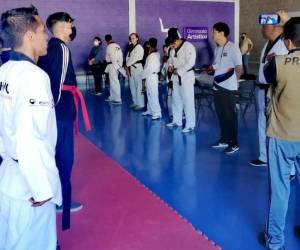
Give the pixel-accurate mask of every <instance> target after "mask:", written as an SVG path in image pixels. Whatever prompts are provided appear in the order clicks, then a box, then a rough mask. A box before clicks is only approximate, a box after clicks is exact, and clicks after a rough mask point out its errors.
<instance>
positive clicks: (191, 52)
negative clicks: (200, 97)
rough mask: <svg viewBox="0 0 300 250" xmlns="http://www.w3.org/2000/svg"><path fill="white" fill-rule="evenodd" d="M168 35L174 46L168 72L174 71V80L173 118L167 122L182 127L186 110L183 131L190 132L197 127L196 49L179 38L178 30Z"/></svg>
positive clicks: (169, 124)
mask: <svg viewBox="0 0 300 250" xmlns="http://www.w3.org/2000/svg"><path fill="white" fill-rule="evenodd" d="M172 30H176V29H174V28H173V29H172ZM168 37H169V40H170V44H171V45H170V46H171V47H172V50H171V52H170V58H169V61H168V64H169V66H168V72H170V73H172V77H171V81H172V82H173V95H172V111H173V120H172V122H171V123H168V124H167V127H181V126H182V114H183V111H184V114H185V117H186V123H185V128H184V129H183V130H182V132H183V133H188V132H192V131H193V130H194V129H195V101H194V83H195V74H194V71H193V67H194V65H195V62H196V49H195V47H194V45H192V44H191V43H190V42H188V41H186V40H184V39H181V38H179V35H178V32H177V31H176V32H169V35H168Z"/></svg>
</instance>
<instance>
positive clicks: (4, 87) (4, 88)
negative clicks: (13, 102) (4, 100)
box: [0, 82, 9, 95]
mask: <svg viewBox="0 0 300 250" xmlns="http://www.w3.org/2000/svg"><path fill="white" fill-rule="evenodd" d="M0 92H5V93H6V94H8V95H9V91H8V83H6V82H0Z"/></svg>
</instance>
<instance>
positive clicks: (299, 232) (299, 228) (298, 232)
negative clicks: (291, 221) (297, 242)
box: [294, 226, 300, 239]
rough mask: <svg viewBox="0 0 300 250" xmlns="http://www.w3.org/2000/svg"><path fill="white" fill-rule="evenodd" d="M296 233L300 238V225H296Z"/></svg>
mask: <svg viewBox="0 0 300 250" xmlns="http://www.w3.org/2000/svg"><path fill="white" fill-rule="evenodd" d="M294 234H295V236H296V237H298V238H299V239H300V226H295V227H294Z"/></svg>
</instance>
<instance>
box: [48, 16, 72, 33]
mask: <svg viewBox="0 0 300 250" xmlns="http://www.w3.org/2000/svg"><path fill="white" fill-rule="evenodd" d="M74 20H75V19H74V18H73V17H71V16H70V14H69V13H67V12H55V13H53V14H51V15H50V16H48V18H47V21H46V26H47V28H48V29H49V30H50V31H51V32H52V28H53V26H54V24H56V23H57V22H67V23H72V22H73V21H74Z"/></svg>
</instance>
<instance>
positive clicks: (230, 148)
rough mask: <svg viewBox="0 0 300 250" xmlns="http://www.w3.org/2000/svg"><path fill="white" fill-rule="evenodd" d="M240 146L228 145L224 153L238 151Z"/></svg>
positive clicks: (228, 153)
mask: <svg viewBox="0 0 300 250" xmlns="http://www.w3.org/2000/svg"><path fill="white" fill-rule="evenodd" d="M239 149H240V148H239V147H238V146H228V147H227V148H226V149H225V150H224V153H225V154H227V155H230V154H233V153H235V152H236V151H238V150H239Z"/></svg>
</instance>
